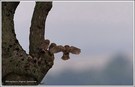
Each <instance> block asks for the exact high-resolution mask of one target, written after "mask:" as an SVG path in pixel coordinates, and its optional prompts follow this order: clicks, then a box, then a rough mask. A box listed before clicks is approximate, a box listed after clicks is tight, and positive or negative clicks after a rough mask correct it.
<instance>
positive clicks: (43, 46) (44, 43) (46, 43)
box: [40, 39, 50, 52]
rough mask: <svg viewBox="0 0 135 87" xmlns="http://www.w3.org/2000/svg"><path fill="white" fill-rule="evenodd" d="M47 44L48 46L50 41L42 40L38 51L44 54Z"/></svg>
mask: <svg viewBox="0 0 135 87" xmlns="http://www.w3.org/2000/svg"><path fill="white" fill-rule="evenodd" d="M49 44H50V41H49V40H48V39H46V40H44V41H43V42H42V43H41V46H40V49H42V51H44V52H45V51H46V50H47V49H48V46H49Z"/></svg>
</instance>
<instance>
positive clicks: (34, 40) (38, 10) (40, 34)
mask: <svg viewBox="0 0 135 87" xmlns="http://www.w3.org/2000/svg"><path fill="white" fill-rule="evenodd" d="M51 8H52V2H36V6H35V9H34V13H33V17H32V21H31V27H30V37H29V41H30V45H29V50H30V51H29V54H30V55H32V56H36V57H37V55H38V50H37V49H38V48H39V46H40V45H41V43H42V42H43V41H44V33H45V21H46V18H47V15H48V13H49V11H50V10H51Z"/></svg>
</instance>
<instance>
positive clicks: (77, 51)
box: [70, 46, 81, 54]
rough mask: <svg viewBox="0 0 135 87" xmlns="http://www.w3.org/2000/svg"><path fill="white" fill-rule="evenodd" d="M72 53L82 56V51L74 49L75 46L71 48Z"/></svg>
mask: <svg viewBox="0 0 135 87" xmlns="http://www.w3.org/2000/svg"><path fill="white" fill-rule="evenodd" d="M70 53H72V54H80V53H81V49H79V48H77V47H74V46H71V47H70Z"/></svg>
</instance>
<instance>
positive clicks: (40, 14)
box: [2, 2, 54, 85]
mask: <svg viewBox="0 0 135 87" xmlns="http://www.w3.org/2000/svg"><path fill="white" fill-rule="evenodd" d="M18 5H19V2H2V84H3V85H38V84H39V83H40V82H41V81H42V79H43V77H44V76H45V75H46V74H47V72H48V70H49V69H50V68H51V67H52V66H53V61H54V56H53V54H50V53H49V52H48V51H46V52H43V53H40V51H39V49H38V48H39V46H40V45H41V42H42V41H43V40H44V32H45V21H46V18H47V15H48V13H49V11H50V9H51V8H52V2H36V6H35V9H34V13H33V17H32V21H31V28H30V38H29V41H30V46H29V49H30V52H29V54H27V53H26V52H25V50H23V48H22V47H21V45H20V44H19V42H18V40H17V38H16V34H15V31H14V20H13V19H14V14H15V10H16V8H17V6H18Z"/></svg>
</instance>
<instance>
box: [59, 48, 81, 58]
mask: <svg viewBox="0 0 135 87" xmlns="http://www.w3.org/2000/svg"><path fill="white" fill-rule="evenodd" d="M62 52H63V56H62V57H61V59H63V60H68V59H70V57H69V54H70V53H72V54H80V52H81V50H80V49H79V48H77V47H74V46H71V47H70V46H69V45H65V46H64V49H63V50H62Z"/></svg>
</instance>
